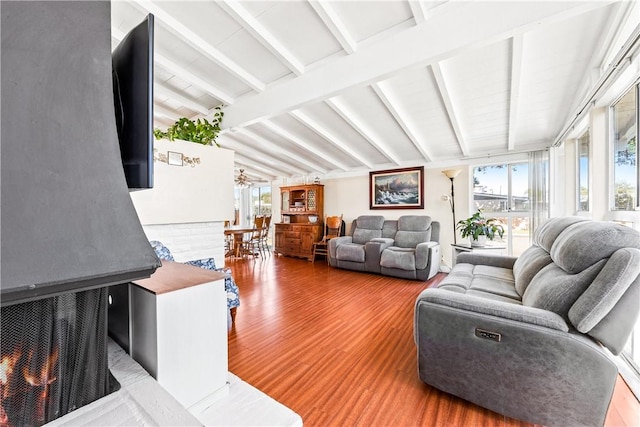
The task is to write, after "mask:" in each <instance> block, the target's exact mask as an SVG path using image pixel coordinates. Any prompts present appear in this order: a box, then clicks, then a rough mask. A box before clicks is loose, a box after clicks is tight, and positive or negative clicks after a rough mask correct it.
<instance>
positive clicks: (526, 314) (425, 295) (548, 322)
mask: <svg viewBox="0 0 640 427" xmlns="http://www.w3.org/2000/svg"><path fill="white" fill-rule="evenodd" d="M422 303H427V304H435V305H439V306H445V307H450V308H453V309H459V310H461V311H464V312H467V313H469V314H471V313H477V314H481V315H489V316H494V317H498V318H501V319H506V320H512V321H516V322H521V323H526V324H531V325H536V326H543V327H545V328H549V329H555V330H557V331H561V332H568V331H569V326H568V325H567V322H566V321H565V320H564V319H563V318H562V316H560V315H558V314H556V313H554V312H552V311H547V310H543V309H540V308H535V307H526V306H522V305H520V304H513V303H507V302H502V301H496V300H492V299H487V298H482V297H477V296H473V295H466V294H461V293H457V292H451V291H448V290H446V289H431V288H430V289H425V290H424V291H422V293H421V294H420V295H418V298H417V300H416V306H418V305H420V304H422ZM417 315H418V310H417V309H416V316H417ZM416 321H417V319H416Z"/></svg>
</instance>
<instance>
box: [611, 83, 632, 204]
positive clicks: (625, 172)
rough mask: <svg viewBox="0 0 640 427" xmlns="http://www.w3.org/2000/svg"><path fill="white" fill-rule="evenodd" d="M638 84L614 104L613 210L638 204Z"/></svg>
mask: <svg viewBox="0 0 640 427" xmlns="http://www.w3.org/2000/svg"><path fill="white" fill-rule="evenodd" d="M637 92H638V87H637V86H634V87H633V88H631V89H630V90H629V91H628V92H627V93H626V94H625V95H624V96H623V97H622V98H620V100H619V101H618V102H616V103H615V104H614V105H613V108H612V110H613V111H612V113H613V159H612V160H613V210H615V211H632V210H635V208H636V207H637V206H638V150H637V146H638V142H637V141H638V126H637V123H638V118H637V116H638V108H637V103H638V100H637Z"/></svg>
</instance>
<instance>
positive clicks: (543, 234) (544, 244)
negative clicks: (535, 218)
mask: <svg viewBox="0 0 640 427" xmlns="http://www.w3.org/2000/svg"><path fill="white" fill-rule="evenodd" d="M582 221H588V220H587V219H586V218H581V217H578V216H567V217H558V218H551V219H549V220H547V221H546V222H544V223H543V224H541V225H540V227H538V229H537V230H536V232H535V233H534V236H533V244H534V245H537V246H540V247H541V248H542V249H544V250H545V251H547V252H551V246H553V242H555V240H556V239H557V238H558V236H559V235H560V233H562V232H563V231H564V230H565V229H566V228H567V227H569V226H570V225H573V224H576V223H578V222H582Z"/></svg>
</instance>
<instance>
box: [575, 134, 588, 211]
mask: <svg viewBox="0 0 640 427" xmlns="http://www.w3.org/2000/svg"><path fill="white" fill-rule="evenodd" d="M577 148H578V150H577V152H578V206H577V208H578V209H577V210H578V212H589V131H586V132H585V133H584V135H582V136H581V137H580V138H579V139H578V144H577Z"/></svg>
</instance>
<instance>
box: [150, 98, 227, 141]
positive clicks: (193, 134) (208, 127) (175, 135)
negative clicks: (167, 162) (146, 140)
mask: <svg viewBox="0 0 640 427" xmlns="http://www.w3.org/2000/svg"><path fill="white" fill-rule="evenodd" d="M215 110H216V113H215V114H214V115H213V119H212V120H211V122H209V121H208V120H207V119H204V118H203V119H198V120H196V121H193V120H190V119H188V118H186V117H181V118H180V119H178V120H177V121H176V122H175V123H174V124H173V126H171V127H170V128H168V129H167V131H166V132H163V131H161V130H160V129H157V128H156V129H154V130H153V135H154V136H155V137H156V139H162V138H167V139H168V140H170V141H173V140H175V139H181V140H183V141H189V142H195V143H196V144H202V145H214V144H215V145H216V146H218V147H219V146H220V144H218V143H217V142H216V138H217V137H218V134H219V133H220V123H222V118H223V117H224V112H223V111H222V109H221V107H216V108H215Z"/></svg>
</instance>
